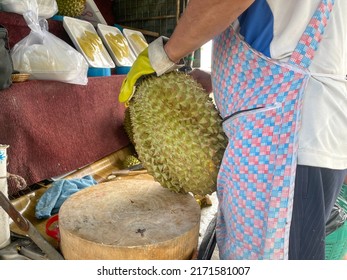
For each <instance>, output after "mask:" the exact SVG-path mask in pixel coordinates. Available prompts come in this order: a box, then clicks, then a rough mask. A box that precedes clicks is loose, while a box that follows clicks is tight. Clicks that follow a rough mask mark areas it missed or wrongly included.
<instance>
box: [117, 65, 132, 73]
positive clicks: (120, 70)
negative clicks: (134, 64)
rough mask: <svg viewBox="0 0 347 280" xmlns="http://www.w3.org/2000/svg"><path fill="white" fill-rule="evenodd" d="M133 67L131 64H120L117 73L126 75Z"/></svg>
mask: <svg viewBox="0 0 347 280" xmlns="http://www.w3.org/2000/svg"><path fill="white" fill-rule="evenodd" d="M130 69H131V67H130V66H120V67H118V66H117V67H116V74H117V75H126V74H128V73H129V71H130Z"/></svg>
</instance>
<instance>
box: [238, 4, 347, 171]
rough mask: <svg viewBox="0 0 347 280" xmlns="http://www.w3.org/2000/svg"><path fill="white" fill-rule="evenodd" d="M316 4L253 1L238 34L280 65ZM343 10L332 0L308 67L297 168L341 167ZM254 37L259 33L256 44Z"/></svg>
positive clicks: (346, 146) (345, 138)
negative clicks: (321, 33)
mask: <svg viewBox="0 0 347 280" xmlns="http://www.w3.org/2000/svg"><path fill="white" fill-rule="evenodd" d="M319 3H320V0H310V1H308V0H290V1H280V0H268V1H265V0H257V1H256V2H255V3H254V4H253V5H252V6H253V7H252V6H251V8H252V9H249V11H247V12H246V15H244V18H242V17H240V27H241V29H240V32H241V35H243V36H244V38H245V40H246V41H247V42H248V43H249V44H250V45H252V44H253V47H254V48H256V49H258V50H259V51H262V52H263V53H264V54H266V55H268V56H270V57H271V58H273V59H278V60H281V61H286V60H288V58H289V57H290V55H291V53H292V51H293V50H294V48H295V47H296V45H297V42H298V40H299V39H300V37H301V35H302V33H303V32H304V30H305V28H306V26H307V24H308V22H309V21H310V19H311V17H312V15H313V13H314V12H315V10H316V8H317V6H318V4H319ZM346 12H347V1H346V0H335V5H334V7H333V11H332V13H331V15H330V19H329V21H328V25H327V27H326V29H325V32H324V35H323V39H322V41H321V42H320V45H319V48H318V50H317V52H316V54H315V57H314V59H313V61H312V64H311V65H310V67H309V71H310V73H311V77H310V79H309V83H308V86H307V89H306V91H305V95H304V106H303V114H302V127H301V131H300V134H299V153H298V164H301V165H309V166H318V167H325V168H331V169H346V168H347V80H346V75H347V17H346V16H345V15H344V13H346ZM247 13H248V14H247ZM264 15H266V16H264ZM247 18H248V20H247ZM245 19H246V20H245ZM242 33H244V34H242ZM252 33H253V34H252ZM254 33H257V34H254ZM259 33H264V34H261V36H260V37H261V40H258V42H257V41H255V38H259ZM253 39H254V41H252V40H253Z"/></svg>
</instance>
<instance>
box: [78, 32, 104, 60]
mask: <svg viewBox="0 0 347 280" xmlns="http://www.w3.org/2000/svg"><path fill="white" fill-rule="evenodd" d="M77 41H78V44H79V45H80V47H81V49H82V50H83V52H84V53H85V54H86V56H87V57H88V58H89V59H90V60H91V61H94V60H95V55H96V54H98V53H100V52H101V48H102V41H101V39H100V38H99V36H98V35H97V34H96V33H93V32H91V31H88V30H86V31H84V33H83V35H82V36H81V37H78V38H77Z"/></svg>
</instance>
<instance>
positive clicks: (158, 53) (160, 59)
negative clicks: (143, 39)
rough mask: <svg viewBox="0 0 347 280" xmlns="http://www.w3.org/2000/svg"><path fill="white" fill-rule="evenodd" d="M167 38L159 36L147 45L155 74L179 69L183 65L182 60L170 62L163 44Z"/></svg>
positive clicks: (159, 74)
mask: <svg viewBox="0 0 347 280" xmlns="http://www.w3.org/2000/svg"><path fill="white" fill-rule="evenodd" d="M168 40H169V38H167V37H164V36H160V37H159V38H157V39H155V40H154V41H153V42H151V43H150V44H149V45H148V57H149V61H150V63H151V66H152V67H153V69H154V71H155V72H156V73H157V76H161V75H163V74H165V73H168V72H171V71H173V70H176V69H179V68H181V67H182V66H184V61H183V60H181V61H180V62H179V63H178V64H176V63H174V62H172V61H171V60H170V58H169V57H168V56H167V54H166V52H165V50H164V45H165V43H166V42H167V41H168Z"/></svg>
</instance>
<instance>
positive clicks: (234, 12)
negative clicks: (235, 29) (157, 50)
mask: <svg viewBox="0 0 347 280" xmlns="http://www.w3.org/2000/svg"><path fill="white" fill-rule="evenodd" d="M253 2H254V0H190V1H189V4H188V6H187V9H186V11H185V12H184V14H183V15H182V17H181V18H180V20H179V22H178V24H177V26H176V28H175V30H174V32H173V34H172V36H171V37H170V39H169V41H168V42H167V43H166V45H165V47H164V49H165V51H166V53H167V55H168V57H169V58H170V59H171V60H172V61H174V62H177V61H179V60H180V59H181V58H183V57H185V56H186V55H188V54H189V53H191V52H193V51H194V50H196V49H198V48H199V47H201V46H202V45H203V44H205V43H206V42H208V41H209V40H211V39H212V38H213V37H215V36H216V35H217V34H219V33H221V32H222V31H224V30H225V29H226V28H227V27H228V26H229V25H230V24H231V23H232V22H233V21H234V20H236V19H237V17H238V16H239V15H240V14H241V13H242V12H243V11H244V10H246V9H247V8H248V7H249V6H250V5H251V4H252V3H253Z"/></svg>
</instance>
